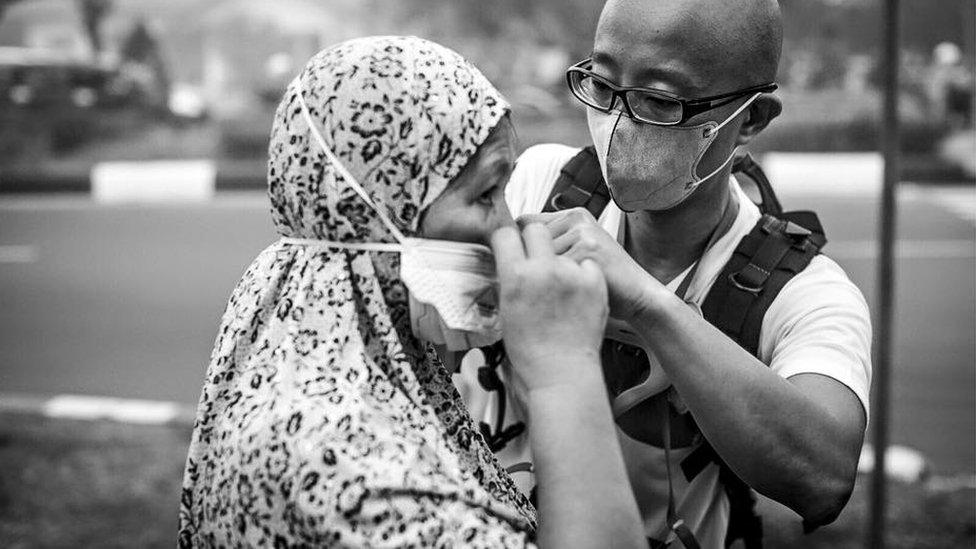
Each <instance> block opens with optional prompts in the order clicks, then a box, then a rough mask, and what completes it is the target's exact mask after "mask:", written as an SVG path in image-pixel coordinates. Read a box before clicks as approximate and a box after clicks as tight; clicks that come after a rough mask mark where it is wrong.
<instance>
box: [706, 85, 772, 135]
mask: <svg viewBox="0 0 976 549" xmlns="http://www.w3.org/2000/svg"><path fill="white" fill-rule="evenodd" d="M760 95H762V92H759V93H757V94H755V95H753V96H752V97H750V98H749V100H748V101H746V102H745V103H743V104H742V106H740V107H739V108H738V109H735V112H733V113H732V114H731V115H729V117H728V118H726V119H725V121H724V122H722V123H721V124H719V125H718V126H715V128H714V129H712V130H710V131H709V132H708V135H706V136H705V137H711V136H712V135H713V134H716V133H718V131H719V130H721V129H722V128H724V127H725V125H726V124H728V123H729V122H731V121H733V120H735V117H736V116H739V114H740V113H741V112H742V111H744V110H746V109H748V108H749V105H752V103H753V102H754V101H755V100H756V99H759V96H760Z"/></svg>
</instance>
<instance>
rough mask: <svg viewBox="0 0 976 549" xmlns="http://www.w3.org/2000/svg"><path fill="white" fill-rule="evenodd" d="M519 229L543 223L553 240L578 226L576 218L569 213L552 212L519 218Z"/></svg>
mask: <svg viewBox="0 0 976 549" xmlns="http://www.w3.org/2000/svg"><path fill="white" fill-rule="evenodd" d="M516 222H517V223H518V225H519V227H522V228H525V227H528V226H529V225H531V224H532V223H541V224H542V225H545V227H546V228H547V229H549V233H550V234H551V235H552V238H558V237H559V236H560V235H562V234H563V233H565V232H566V231H568V230H569V229H571V228H573V227H574V226H575V225H576V218H575V216H572V215H570V214H569V213H567V212H552V213H541V214H526V215H523V216H519V218H518V219H517V220H516Z"/></svg>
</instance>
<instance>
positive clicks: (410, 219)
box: [179, 37, 536, 547]
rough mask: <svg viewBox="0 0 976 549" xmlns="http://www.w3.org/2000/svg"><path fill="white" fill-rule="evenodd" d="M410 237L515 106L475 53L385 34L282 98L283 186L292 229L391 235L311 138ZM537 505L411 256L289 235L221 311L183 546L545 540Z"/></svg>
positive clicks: (277, 149) (310, 73) (334, 60)
mask: <svg viewBox="0 0 976 549" xmlns="http://www.w3.org/2000/svg"><path fill="white" fill-rule="evenodd" d="M299 93H301V94H303V97H304V99H305V102H306V103H307V105H308V107H309V110H310V112H311V115H312V118H313V119H314V120H315V122H316V124H318V126H319V129H320V131H321V133H322V134H323V137H324V138H325V140H326V141H329V142H330V143H329V145H330V146H331V147H332V150H333V152H334V153H335V154H336V155H337V156H338V157H339V158H340V159H341V161H342V162H343V164H344V165H345V166H346V168H347V169H348V170H349V171H350V173H351V174H352V175H353V176H355V177H356V179H357V180H358V181H359V182H360V184H361V185H362V186H363V187H364V188H365V189H366V191H367V192H368V193H369V194H370V197H371V199H372V200H373V202H374V203H375V204H376V205H377V206H378V207H380V208H383V211H384V213H386V214H387V216H388V217H389V218H390V219H392V220H393V222H394V224H396V226H397V228H398V229H399V230H400V231H401V232H403V233H404V234H406V235H408V236H409V235H415V234H416V232H417V228H418V224H419V219H420V215H421V213H422V212H423V211H424V210H425V208H426V207H427V206H429V205H430V204H431V203H432V202H433V201H434V200H435V199H436V198H437V196H439V195H440V194H441V192H443V190H444V189H445V188H446V186H447V185H448V184H449V183H450V181H451V180H452V179H453V178H454V177H455V176H457V174H458V173H459V172H460V171H461V169H462V168H463V167H464V165H465V163H466V162H467V161H468V159H469V158H471V157H472V156H473V154H474V153H475V151H476V149H477V148H478V146H479V145H480V144H481V143H483V142H484V141H485V139H486V138H487V136H488V133H489V132H490V131H491V129H492V128H493V127H494V126H495V125H496V124H497V123H498V121H499V120H500V119H501V118H502V117H503V116H504V115H505V114H506V113H507V112H508V105H507V104H506V103H505V101H504V99H503V98H502V97H501V96H500V95H499V94H498V92H497V91H496V90H495V89H494V88H493V87H492V86H491V84H490V83H489V82H488V81H487V80H486V79H485V78H484V76H483V75H482V74H481V73H480V72H478V70H477V69H475V68H474V67H473V66H472V65H470V64H469V63H468V62H467V61H465V60H464V59H463V58H461V57H460V56H459V55H458V54H456V53H455V52H453V51H450V50H448V49H446V48H444V47H442V46H438V45H436V44H433V43H431V42H427V41H424V40H421V39H418V38H406V37H370V38H363V39H357V40H352V41H348V42H344V43H342V44H339V45H337V46H335V47H332V48H330V49H327V50H325V51H323V52H321V53H319V54H318V55H316V56H315V57H314V58H312V60H311V61H310V62H309V63H308V65H307V66H306V67H305V69H304V70H303V71H302V73H301V75H300V77H299V78H298V79H296V81H295V82H293V83H292V84H291V85H290V86H289V88H288V90H287V92H286V93H285V97H284V99H283V100H282V102H281V104H280V106H279V107H278V110H277V113H276V115H275V121H274V126H273V130H272V134H271V146H270V151H269V152H270V160H269V163H268V192H269V196H270V199H271V206H272V208H271V214H272V218H273V221H274V224H275V227H276V229H277V231H278V232H279V233H280V234H281V235H282V236H285V237H297V238H312V239H324V240H332V241H343V242H391V241H392V238H391V235H390V234H389V230H388V229H386V228H385V227H384V225H383V224H382V222H380V220H379V218H378V216H377V215H376V214H375V212H373V211H372V210H371V209H369V207H368V206H367V205H366V204H365V203H364V201H363V200H362V199H361V198H360V197H359V196H358V195H357V194H356V193H355V191H354V190H353V189H351V188H350V187H349V186H348V185H344V184H343V180H342V176H341V175H340V174H339V172H338V171H337V170H336V169H335V168H334V167H333V166H332V165H331V163H330V162H329V160H328V159H327V157H326V156H325V155H324V153H322V151H321V150H320V149H319V147H318V145H317V144H316V143H315V141H313V138H312V135H311V133H310V131H309V128H308V125H307V122H306V121H305V119H304V118H303V117H302V115H301V111H300V107H299V103H298V101H297V97H298V96H297V94H299ZM535 520H536V517H535V510H534V508H533V507H532V506H531V504H530V503H529V502H528V501H527V500H526V499H525V497H524V496H523V495H522V494H521V493H520V492H519V491H518V489H517V488H516V487H515V486H514V484H513V483H512V480H511V478H510V477H509V476H508V474H507V473H506V472H505V471H504V470H503V469H502V468H501V466H500V465H499V464H498V462H497V461H496V460H495V458H494V456H493V455H492V453H491V451H490V450H489V449H488V447H487V446H486V444H485V442H484V440H483V439H482V437H481V435H480V434H479V433H478V431H477V430H476V429H475V428H474V425H473V423H472V421H471V418H470V417H469V416H468V413H467V411H466V410H465V408H464V407H463V404H462V401H461V398H460V396H459V395H458V393H457V391H456V390H455V388H454V386H453V384H452V383H451V376H450V374H449V373H448V372H447V371H446V370H445V369H444V367H443V366H442V364H441V363H440V361H439V359H438V358H437V356H436V354H435V353H434V352H433V349H432V348H430V346H429V345H425V344H423V343H422V342H420V341H418V340H417V339H416V338H415V337H414V336H413V335H412V333H411V331H410V322H409V314H408V310H407V297H406V290H405V288H404V286H403V283H402V282H401V280H400V277H399V256H398V255H397V254H395V253H381V252H364V251H355V250H347V249H335V250H329V249H325V248H318V247H316V248H314V249H312V248H306V247H302V246H293V245H287V244H284V243H276V244H272V245H271V246H270V247H268V248H267V249H265V250H264V251H263V252H261V253H260V254H259V255H258V257H257V258H256V259H255V260H254V262H253V263H252V264H251V265H250V266H249V267H248V268H247V270H246V272H245V273H244V275H243V277H242V279H241V281H240V282H239V283H238V285H237V287H236V289H235V290H234V292H233V294H232V296H231V298H230V300H229V302H228V304H227V309H226V311H225V313H224V316H223V319H222V322H221V325H220V328H219V331H218V334H217V340H216V343H215V345H214V349H213V354H212V356H211V361H210V365H209V368H208V371H207V375H206V380H205V383H204V387H203V392H202V395H201V398H200V404H199V408H198V412H197V418H196V422H195V426H194V431H193V438H192V441H191V445H190V450H189V455H188V457H187V463H186V470H185V474H184V480H183V490H182V498H181V504H180V524H179V544H180V545H181V546H208V547H209V546H255V547H258V546H260V547H264V546H275V547H279V546H282V547H284V546H308V545H315V546H346V547H361V546H387V547H404V546H425V547H426V546H444V547H450V546H462V545H463V546H484V547H522V546H525V545H527V544H531V539H532V532H533V531H534V527H535Z"/></svg>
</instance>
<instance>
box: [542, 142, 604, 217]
mask: <svg viewBox="0 0 976 549" xmlns="http://www.w3.org/2000/svg"><path fill="white" fill-rule="evenodd" d="M609 203H610V191H609V189H607V184H606V183H604V181H603V172H602V171H601V170H600V161H599V159H598V158H597V156H596V149H594V148H593V146H592V145H591V146H589V147H583V149H582V150H581V151H580V152H579V153H577V154H576V156H574V157H573V158H572V159H570V161H569V162H567V163H566V165H564V166H563V168H562V170H560V171H559V178H558V179H556V183H555V185H553V188H552V193H550V194H549V199H548V200H546V206H545V207H544V208H543V209H542V211H543V212H558V211H561V210H569V209H572V208H586V210H587V211H589V212H590V213H591V214H592V215H593V217H600V214H601V213H603V209H604V208H606V207H607V204H609Z"/></svg>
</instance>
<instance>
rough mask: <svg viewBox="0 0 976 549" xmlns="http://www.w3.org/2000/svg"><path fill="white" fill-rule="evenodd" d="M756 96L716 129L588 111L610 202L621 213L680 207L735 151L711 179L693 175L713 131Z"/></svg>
mask: <svg viewBox="0 0 976 549" xmlns="http://www.w3.org/2000/svg"><path fill="white" fill-rule="evenodd" d="M760 95H762V94H761V93H757V94H755V95H753V96H752V97H750V98H749V100H748V101H746V102H745V103H743V104H742V106H741V107H739V108H738V109H736V111H735V112H733V113H732V114H731V115H730V116H729V117H728V118H726V119H725V120H724V121H723V122H721V123H718V122H711V121H709V122H705V123H703V124H698V125H696V126H659V125H655V124H647V123H643V122H638V121H635V120H632V119H631V118H630V117H628V116H626V115H624V114H623V113H622V112H621V111H611V112H609V113H602V112H600V111H597V110H595V109H593V108H587V109H586V119H587V123H588V124H589V127H590V135H591V137H592V138H593V144H594V146H595V147H596V153H597V157H598V158H599V160H600V167H601V168H602V170H603V178H604V179H605V180H606V182H607V187H608V188H609V189H610V195H611V196H612V197H613V201H614V202H615V203H616V204H617V206H618V207H620V209H621V210H623V211H625V212H633V211H637V210H648V211H664V210H668V209H671V208H673V207H675V206H677V205H678V204H680V203H682V202H683V201H684V200H685V199H687V198H688V197H689V196H691V194H692V193H693V192H695V189H697V188H698V186H699V185H701V184H702V183H704V182H705V181H707V180H709V179H711V178H712V177H714V176H715V175H716V174H718V173H719V172H720V171H722V169H723V168H724V167H725V166H726V165H727V164H728V163H729V162H731V161H732V158H733V157H734V156H735V151H734V150H733V151H732V154H730V155H729V157H728V158H727V159H726V160H725V162H722V164H721V165H719V166H718V167H717V168H715V169H714V170H713V171H712V172H711V173H709V174H707V175H705V176H704V177H699V175H698V164H699V163H700V162H701V159H702V158H703V157H704V156H705V153H706V152H707V151H708V148H709V146H711V144H712V142H713V141H714V140H715V137H716V136H717V135H718V131H719V130H720V129H721V128H722V127H723V126H725V125H726V124H728V123H729V122H731V121H732V120H734V119H735V117H736V116H738V115H739V113H741V112H742V111H744V110H745V109H747V108H748V107H749V105H751V104H752V102H753V101H755V100H756V99H757V98H758V97H759V96H760Z"/></svg>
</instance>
